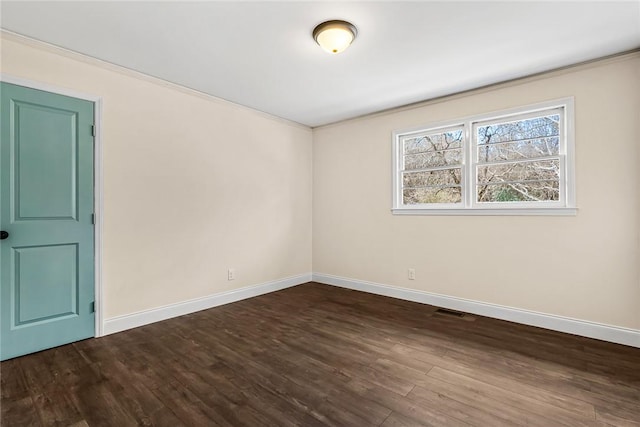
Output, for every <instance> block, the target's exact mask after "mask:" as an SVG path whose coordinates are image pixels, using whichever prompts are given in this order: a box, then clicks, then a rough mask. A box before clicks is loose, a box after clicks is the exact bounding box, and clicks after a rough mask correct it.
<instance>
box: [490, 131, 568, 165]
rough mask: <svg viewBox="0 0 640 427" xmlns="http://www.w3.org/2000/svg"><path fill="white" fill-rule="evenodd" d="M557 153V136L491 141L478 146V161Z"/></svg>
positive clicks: (518, 158)
mask: <svg viewBox="0 0 640 427" xmlns="http://www.w3.org/2000/svg"><path fill="white" fill-rule="evenodd" d="M559 153H560V138H559V137H557V136H553V137H549V138H538V139H529V140H524V141H518V142H508V143H503V144H496V143H491V144H486V145H480V146H478V163H487V162H499V161H504V160H523V159H534V158H536V157H545V156H557V155H558V154H559Z"/></svg>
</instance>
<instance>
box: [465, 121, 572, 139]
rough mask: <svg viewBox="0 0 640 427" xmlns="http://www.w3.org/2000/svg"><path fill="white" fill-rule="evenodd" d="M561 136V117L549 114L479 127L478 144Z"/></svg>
mask: <svg viewBox="0 0 640 427" xmlns="http://www.w3.org/2000/svg"><path fill="white" fill-rule="evenodd" d="M559 135H560V115H559V114H549V115H544V116H541V117H533V118H530V119H523V120H516V121H511V122H503V123H493V124H491V125H486V126H478V128H477V131H476V138H477V139H476V142H477V144H495V143H498V142H511V141H521V140H528V139H535V138H544V137H550V136H559Z"/></svg>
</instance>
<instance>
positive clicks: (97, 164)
mask: <svg viewBox="0 0 640 427" xmlns="http://www.w3.org/2000/svg"><path fill="white" fill-rule="evenodd" d="M0 81H3V82H6V83H11V84H14V85H18V86H24V87H28V88H31V89H37V90H43V91H45V92H50V93H55V94H58V95H65V96H70V97H73V98H78V99H83V100H85V101H91V102H93V104H94V109H93V114H94V126H95V132H96V134H95V137H94V160H93V191H94V193H93V200H94V207H93V210H94V213H95V226H94V242H93V243H94V254H93V255H94V282H95V311H96V313H95V336H96V337H100V336H102V335H104V324H103V306H104V296H103V293H102V237H103V234H102V233H103V229H102V225H103V221H102V212H103V203H104V198H103V194H104V193H103V184H104V180H103V174H102V137H101V135H102V97H100V96H95V95H89V94H86V93H82V92H78V91H75V90H73V89H68V88H64V87H60V86H55V85H51V84H49V83H42V82H37V81H34V80H29V79H24V78H21V77H16V76H12V75H9V74H6V73H0Z"/></svg>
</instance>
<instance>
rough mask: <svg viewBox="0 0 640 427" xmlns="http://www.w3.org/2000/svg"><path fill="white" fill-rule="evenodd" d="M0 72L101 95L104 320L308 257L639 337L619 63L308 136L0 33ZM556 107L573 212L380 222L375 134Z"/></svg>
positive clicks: (331, 270) (300, 266) (635, 208)
mask: <svg viewBox="0 0 640 427" xmlns="http://www.w3.org/2000/svg"><path fill="white" fill-rule="evenodd" d="M1 59H2V64H1V66H2V68H1V70H2V72H3V73H6V74H8V75H12V76H15V77H21V78H25V79H30V80H34V81H37V82H41V83H47V84H51V85H54V86H59V87H64V88H69V89H73V90H77V91H81V92H84V93H88V94H93V95H97V96H101V97H102V98H103V101H104V113H103V144H104V147H103V151H104V157H103V162H104V294H105V303H106V305H105V318H106V319H109V318H112V317H115V316H119V315H124V314H129V313H133V312H136V311H140V310H144V309H149V308H155V307H159V306H162V305H166V304H171V303H176V302H180V301H184V300H188V299H191V298H196V297H201V296H207V295H211V294H215V293H219V292H222V291H226V290H231V289H236V288H239V287H243V286H247V285H253V284H259V283H263V282H266V281H270V280H275V279H280V278H285V277H289V276H294V275H298V274H304V273H308V272H310V271H311V270H312V259H311V253H312V248H313V271H315V272H318V273H324V274H331V275H336V276H342V277H347V278H352V279H360V280H367V281H372V282H378V283H382V284H388V285H393V286H400V287H406V288H413V289H418V290H423V291H428V292H434V293H439V294H444V295H449V296H455V297H461V298H467V299H472V300H476V301H482V302H489V303H494V304H501V305H506V306H511V307H516V308H522V309H528V310H535V311H540V312H544V313H550V314H556V315H561V316H568V317H573V318H577V319H583V320H589V321H594V322H599V323H606V324H611V325H616V326H621V327H628V328H634V329H640V247H639V246H640V215H639V214H638V212H640V193H639V191H638V185H639V184H640V173H639V172H638V163H639V161H640V149H639V148H638V135H639V134H640V57H639V55H637V54H636V55H635V56H632V57H630V58H629V57H626V58H625V59H618V60H614V61H604V62H601V63H598V64H595V65H590V66H586V67H580V68H576V69H573V70H571V71H565V72H562V73H555V74H552V75H549V76H547V77H546V78H536V79H529V80H527V81H524V82H520V83H517V84H508V85H504V86H502V87H499V88H496V89H492V90H482V91H477V92H475V93H471V94H468V95H465V96H456V97H452V98H450V99H447V100H444V101H441V102H432V103H426V104H424V105H422V106H419V107H415V108H405V109H402V110H397V111H394V112H388V113H381V114H378V115H375V116H371V117H367V118H362V119H356V120H352V121H348V122H344V123H340V124H336V125H330V126H326V127H322V128H317V129H315V130H314V131H313V133H312V132H311V130H309V129H307V128H305V127H302V126H298V125H295V124H292V123H288V122H285V121H282V120H278V119H274V118H272V117H269V116H266V115H264V114H261V113H258V112H255V111H252V110H250V109H247V108H244V107H239V106H236V105H234V104H230V103H227V102H224V101H220V100H217V99H215V98H211V97H206V96H202V95H198V94H195V93H192V92H189V91H188V90H184V89H180V88H178V87H176V86H174V85H171V84H166V83H163V82H161V81H157V80H155V79H152V78H148V77H144V76H139V75H136V74H135V73H131V72H127V71H123V70H122V69H119V68H117V67H114V66H111V65H108V64H99V63H97V62H96V61H93V60H88V59H85V58H83V57H80V56H78V55H75V54H71V53H65V52H62V51H59V50H57V49H55V48H51V47H45V46H43V45H40V44H38V43H34V42H29V41H24V40H22V39H20V38H17V37H16V36H13V35H8V34H5V33H2V57H1ZM566 96H574V97H575V108H576V118H575V121H576V127H577V130H576V168H577V203H578V208H579V213H578V215H577V216H575V217H493V216H477V217H456V216H424V217H412V216H393V215H391V212H390V208H391V132H392V131H393V130H395V129H402V128H406V127H411V126H417V125H421V124H426V123H429V122H435V121H441V120H449V119H454V118H457V117H461V116H467V115H472V114H478V113H483V112H488V111H493V110H500V109H505V108H510V107H515V106H520V105H526V104H529V103H535V102H540V101H545V100H549V99H555V98H560V97H566ZM312 137H313V153H312ZM612 153H616V154H617V157H614V156H613V155H612ZM312 154H313V162H312ZM312 166H313V212H312V210H311V194H312V179H311V178H312V176H311V170H312ZM312 214H313V247H312V239H311V235H312V233H311V231H312V224H311V218H312ZM525 243H526V244H525ZM546 251H554V253H555V254H556V255H557V256H556V257H555V258H554V259H553V260H552V261H549V260H547V261H546V262H545V263H544V265H538V264H534V265H531V264H526V263H525V264H523V263H522V261H521V260H522V258H531V257H535V255H536V254H539V253H542V252H546ZM228 267H234V268H235V269H236V271H237V275H238V278H237V280H235V281H232V282H229V281H227V279H226V271H227V268H228ZM410 267H411V268H415V269H416V274H417V279H416V280H415V281H409V280H407V278H406V271H407V268H410Z"/></svg>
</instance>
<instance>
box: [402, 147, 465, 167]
mask: <svg viewBox="0 0 640 427" xmlns="http://www.w3.org/2000/svg"><path fill="white" fill-rule="evenodd" d="M460 163H462V150H461V149H459V148H457V149H453V150H446V151H429V152H426V153H421V154H409V155H406V156H405V157H404V168H405V169H407V170H410V169H425V168H432V167H439V166H448V165H459V164H460Z"/></svg>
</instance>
